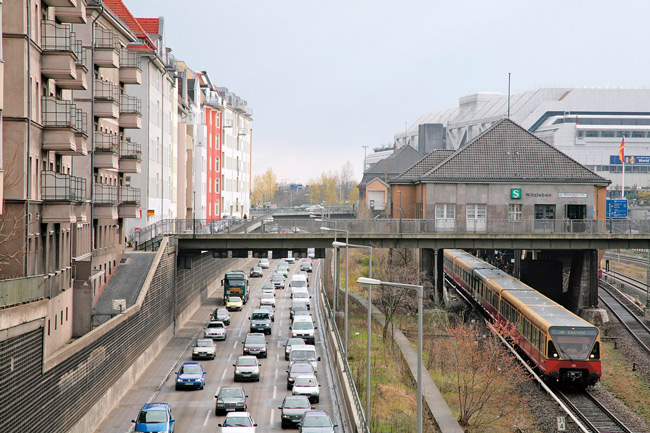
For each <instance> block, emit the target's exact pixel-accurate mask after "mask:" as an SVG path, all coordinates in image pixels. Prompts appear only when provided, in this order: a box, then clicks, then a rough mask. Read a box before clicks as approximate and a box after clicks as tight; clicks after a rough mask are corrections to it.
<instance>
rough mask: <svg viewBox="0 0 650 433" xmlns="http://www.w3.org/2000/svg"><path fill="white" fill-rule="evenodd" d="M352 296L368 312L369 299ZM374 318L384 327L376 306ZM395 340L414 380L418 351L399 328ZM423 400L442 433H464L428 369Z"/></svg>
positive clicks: (425, 376)
mask: <svg viewBox="0 0 650 433" xmlns="http://www.w3.org/2000/svg"><path fill="white" fill-rule="evenodd" d="M350 296H351V297H352V298H354V299H355V300H356V301H357V302H358V303H359V304H360V305H361V306H363V307H364V308H365V309H366V310H367V309H368V299H366V298H364V297H363V296H360V295H358V294H356V293H352V292H350ZM372 317H373V319H374V320H376V321H377V322H379V323H380V324H381V325H382V326H384V323H385V319H384V315H383V313H382V312H381V311H379V309H378V308H377V307H375V306H374V305H373V306H372ZM393 338H394V339H395V342H396V343H397V345H398V346H399V348H400V350H401V351H402V354H403V355H404V359H405V360H406V363H407V364H408V366H409V369H410V370H411V375H412V376H413V378H415V377H417V369H418V352H417V350H416V349H415V348H414V347H413V345H412V344H411V342H410V341H409V340H408V338H406V336H405V335H404V334H403V333H402V331H400V330H399V329H398V328H394V332H393ZM422 399H423V400H424V401H423V404H426V405H427V406H428V407H429V410H431V413H432V414H433V417H434V418H435V420H436V423H438V428H440V431H441V432H442V433H463V429H462V428H461V427H460V425H458V420H456V417H455V416H454V415H453V414H452V413H451V409H449V406H447V402H446V401H445V399H444V398H443V397H442V394H440V391H439V390H438V387H437V386H436V384H435V383H434V381H433V379H432V378H431V375H430V374H429V372H428V371H427V369H426V368H423V369H422Z"/></svg>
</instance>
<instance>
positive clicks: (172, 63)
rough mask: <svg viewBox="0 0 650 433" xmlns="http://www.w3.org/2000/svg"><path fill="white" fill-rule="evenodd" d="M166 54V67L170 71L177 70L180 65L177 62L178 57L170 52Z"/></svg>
mask: <svg viewBox="0 0 650 433" xmlns="http://www.w3.org/2000/svg"><path fill="white" fill-rule="evenodd" d="M166 54H167V55H166V56H165V59H164V61H165V69H166V70H167V71H169V72H176V71H177V70H178V65H177V64H176V57H174V55H173V54H172V53H170V52H167V53H166Z"/></svg>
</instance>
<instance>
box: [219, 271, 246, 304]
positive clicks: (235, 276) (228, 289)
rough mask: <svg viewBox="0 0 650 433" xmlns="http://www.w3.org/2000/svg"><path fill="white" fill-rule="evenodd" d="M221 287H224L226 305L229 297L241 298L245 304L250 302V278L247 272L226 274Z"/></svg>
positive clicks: (229, 272)
mask: <svg viewBox="0 0 650 433" xmlns="http://www.w3.org/2000/svg"><path fill="white" fill-rule="evenodd" d="M221 285H222V286H223V302H224V304H225V303H226V300H227V299H228V297H229V296H239V297H240V298H241V300H242V302H243V303H244V304H245V303H246V302H248V296H249V293H248V292H249V288H248V277H247V276H246V272H245V271H242V270H236V271H228V272H226V274H225V275H224V278H223V280H221Z"/></svg>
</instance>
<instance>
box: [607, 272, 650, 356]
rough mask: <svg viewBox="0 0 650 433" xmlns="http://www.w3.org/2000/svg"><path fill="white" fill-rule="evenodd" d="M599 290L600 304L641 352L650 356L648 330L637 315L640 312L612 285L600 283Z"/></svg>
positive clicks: (649, 333) (649, 331)
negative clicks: (634, 341)
mask: <svg viewBox="0 0 650 433" xmlns="http://www.w3.org/2000/svg"><path fill="white" fill-rule="evenodd" d="M599 288H600V290H599V294H598V298H599V299H600V302H602V303H603V305H605V307H607V309H609V310H610V311H611V312H612V314H614V316H615V317H616V318H617V319H618V321H619V322H620V323H621V324H622V325H623V327H624V328H625V329H626V330H627V331H628V332H629V333H630V335H631V336H632V338H634V339H635V340H636V342H637V343H639V345H640V346H641V347H642V348H643V350H645V351H646V353H649V354H650V328H649V327H648V326H647V325H646V324H645V322H644V320H643V318H641V317H639V315H638V313H640V312H642V310H640V309H639V308H638V307H637V306H636V305H635V304H634V303H632V302H631V301H630V300H628V299H627V297H625V296H623V295H622V294H621V293H620V292H618V289H616V288H615V287H613V286H612V285H610V284H608V283H605V282H601V283H599Z"/></svg>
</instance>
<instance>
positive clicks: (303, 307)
mask: <svg viewBox="0 0 650 433" xmlns="http://www.w3.org/2000/svg"><path fill="white" fill-rule="evenodd" d="M291 309H292V310H293V311H294V312H297V311H307V304H306V303H305V302H302V301H301V302H296V303H295V304H293V305H292V306H291Z"/></svg>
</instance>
